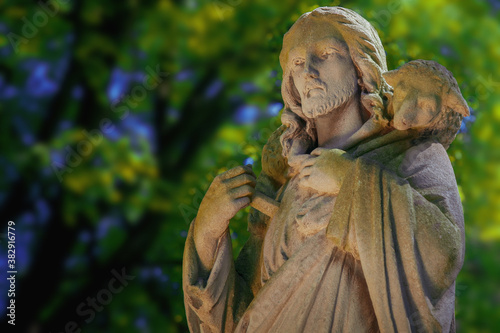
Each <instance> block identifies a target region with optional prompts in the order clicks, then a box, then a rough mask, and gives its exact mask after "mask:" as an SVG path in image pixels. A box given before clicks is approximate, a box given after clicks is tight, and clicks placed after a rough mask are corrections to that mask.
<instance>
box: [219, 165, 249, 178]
mask: <svg viewBox="0 0 500 333" xmlns="http://www.w3.org/2000/svg"><path fill="white" fill-rule="evenodd" d="M242 173H250V174H253V170H252V168H251V167H249V166H248V165H239V166H237V167H235V168H232V169H229V170H227V171H226V172H224V173H222V174H221V175H220V177H221V180H226V179H230V178H234V177H236V176H239V175H241V174H242Z"/></svg>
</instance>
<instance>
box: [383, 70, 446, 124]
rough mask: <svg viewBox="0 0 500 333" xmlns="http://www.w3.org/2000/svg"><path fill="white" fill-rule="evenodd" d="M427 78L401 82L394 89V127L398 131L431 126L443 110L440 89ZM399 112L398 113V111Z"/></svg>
mask: <svg viewBox="0 0 500 333" xmlns="http://www.w3.org/2000/svg"><path fill="white" fill-rule="evenodd" d="M440 86H441V84H440V83H439V82H435V80H432V79H431V78H428V77H426V76H419V77H418V80H417V79H415V80H413V81H410V80H407V81H406V82H399V83H398V84H397V85H396V86H395V87H394V88H395V89H394V96H393V101H392V103H393V109H394V110H395V112H394V127H395V128H396V129H398V130H406V129H408V128H419V127H425V126H427V125H429V124H430V123H431V122H432V120H434V118H436V116H437V115H438V114H439V112H440V110H441V98H440V95H441V94H440V93H439V92H438V91H436V87H440ZM396 110H397V111H396Z"/></svg>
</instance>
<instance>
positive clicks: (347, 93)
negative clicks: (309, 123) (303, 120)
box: [302, 86, 357, 119]
mask: <svg viewBox="0 0 500 333" xmlns="http://www.w3.org/2000/svg"><path fill="white" fill-rule="evenodd" d="M356 88H357V86H354V87H345V86H344V87H341V89H338V90H336V91H335V92H334V93H331V92H330V93H328V94H322V95H317V96H314V97H309V98H307V99H305V100H304V101H303V102H302V112H303V113H304V115H305V116H306V117H307V118H310V119H312V118H317V117H320V116H324V115H327V114H330V113H331V112H333V111H335V110H337V109H340V108H343V107H344V106H345V105H346V104H348V103H349V102H350V101H351V99H352V98H353V97H354V96H355V95H356V90H357V89H356Z"/></svg>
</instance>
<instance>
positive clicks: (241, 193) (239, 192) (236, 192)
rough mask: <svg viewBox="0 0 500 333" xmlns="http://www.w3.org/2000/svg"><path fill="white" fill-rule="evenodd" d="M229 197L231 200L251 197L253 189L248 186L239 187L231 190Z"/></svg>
mask: <svg viewBox="0 0 500 333" xmlns="http://www.w3.org/2000/svg"><path fill="white" fill-rule="evenodd" d="M230 193H231V197H232V198H233V199H236V198H241V197H246V196H252V195H253V194H254V193H255V189H254V188H253V187H252V186H250V185H242V186H240V187H236V188H233V189H232V190H231V191H230Z"/></svg>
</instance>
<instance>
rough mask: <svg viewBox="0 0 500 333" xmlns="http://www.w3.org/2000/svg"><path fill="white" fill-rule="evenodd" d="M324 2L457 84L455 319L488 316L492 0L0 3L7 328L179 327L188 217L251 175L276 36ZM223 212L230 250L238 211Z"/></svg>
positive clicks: (495, 154)
mask: <svg viewBox="0 0 500 333" xmlns="http://www.w3.org/2000/svg"><path fill="white" fill-rule="evenodd" d="M324 5H342V6H344V7H348V8H351V9H354V10H356V11H357V12H359V13H360V14H361V15H362V16H364V17H365V18H367V19H368V20H369V21H370V22H372V24H373V25H374V26H375V27H376V28H377V30H378V32H379V34H380V37H381V39H382V42H383V43H384V46H385V49H386V51H387V54H388V64H389V69H394V68H397V67H398V66H400V65H402V64H403V63H405V62H407V61H409V60H412V59H432V60H436V61H438V62H439V63H441V64H443V65H444V66H446V67H447V68H448V69H449V70H451V71H452V72H453V73H454V75H455V77H456V79H457V81H458V82H459V84H460V88H461V90H462V93H463V95H464V97H465V98H466V100H467V101H468V103H469V106H470V108H471V116H470V117H468V118H466V119H464V122H463V124H462V128H461V130H460V134H459V135H458V136H457V139H456V140H455V142H454V143H453V144H452V146H451V147H450V149H449V150H448V153H449V156H450V159H451V161H452V163H453V167H454V169H455V172H456V175H457V180H458V184H459V189H460V195H461V198H462V201H463V206H464V211H465V221H466V232H467V249H466V261H465V264H464V268H463V270H462V272H461V273H460V275H459V278H458V281H457V302H456V319H457V324H458V331H460V332H495V331H497V330H498V329H499V328H500V289H499V288H498V283H499V282H500V245H499V243H500V242H498V241H499V240H500V169H499V166H500V164H498V161H499V160H500V158H499V154H500V150H499V147H500V136H499V135H498V134H497V133H498V132H499V131H500V66H499V65H498V63H499V62H500V44H499V41H500V1H499V0H490V1H478V0H472V1H467V2H460V1H456V2H447V1H442V0H426V1H416V0H392V1H389V2H387V1H342V2H341V1H336V2H332V1H310V0H302V1H299V0H281V1H265V0H252V1H250V0H177V1H174V0H170V1H169V0H143V1H138V0H124V1H97V0H87V1H83V0H52V1H48V0H41V1H39V2H38V1H26V0H15V1H14V0H6V1H0V13H1V14H0V114H1V122H0V138H1V139H0V147H1V148H0V149H1V155H0V170H3V172H2V173H3V175H4V176H3V177H2V178H1V179H0V206H1V214H0V216H2V225H1V232H2V233H6V232H7V221H9V220H13V221H14V222H15V224H16V225H15V228H16V255H17V258H16V260H17V262H16V264H17V271H18V274H17V281H16V282H17V284H16V314H17V316H16V319H17V320H16V327H17V329H18V331H19V332H64V331H65V330H66V328H67V327H70V329H69V330H68V331H75V332H76V331H77V329H75V327H78V328H81V329H82V331H83V332H186V331H187V326H186V319H185V313H184V305H183V300H182V287H181V264H182V252H183V247H184V242H185V237H186V234H187V229H188V227H189V223H190V221H191V220H192V219H193V217H194V216H195V214H196V210H197V208H198V205H199V203H200V201H201V199H202V197H203V194H204V192H205V191H206V189H207V187H208V185H209V184H210V182H211V180H212V179H213V177H214V176H215V175H217V174H218V173H220V172H222V171H225V170H227V169H228V168H231V167H233V166H235V165H238V164H242V163H253V165H254V170H255V171H256V173H258V172H259V171H260V151H261V149H262V146H263V144H264V143H265V142H266V140H267V137H268V136H269V134H270V133H271V132H272V131H273V130H274V129H275V128H276V127H277V126H278V125H279V123H280V120H279V113H280V111H281V109H282V106H283V104H282V99H281V94H280V85H281V81H280V80H281V75H282V72H281V69H280V67H279V62H278V55H279V51H280V49H281V43H282V37H283V34H284V33H285V32H286V31H287V30H288V28H289V27H290V26H291V24H292V23H293V22H294V21H295V20H296V19H297V18H298V17H299V15H300V14H302V13H304V12H306V11H310V10H312V9H314V8H316V7H318V6H324ZM231 226H232V230H231V236H232V238H233V243H234V247H235V249H236V250H239V249H240V248H241V246H242V244H243V243H244V242H245V240H246V237H247V232H246V212H240V213H238V215H237V216H236V217H235V219H234V221H233V222H232V224H231ZM0 236H3V239H1V243H0V244H1V246H0V247H1V250H0V268H1V273H0V274H1V275H0V276H1V278H0V293H1V295H0V315H1V317H2V325H4V327H7V328H9V327H10V326H8V325H7V324H6V319H8V318H7V316H6V306H7V302H8V299H7V289H8V282H7V280H6V278H5V276H4V275H5V272H6V271H7V267H6V264H7V251H6V248H7V245H6V239H5V236H6V235H5V234H3V235H0ZM123 272H125V273H126V275H128V276H129V277H128V278H129V280H127V281H126V282H124V283H123V286H122V287H123V288H119V290H118V289H116V288H114V287H116V286H118V285H119V283H117V282H116V281H115V280H113V277H114V276H115V274H117V273H118V274H121V273H123ZM112 281H115V282H113V283H115V285H112V286H110V282H112ZM113 286H114V287H113ZM93 298H95V299H97V301H96V303H95V304H92V299H93ZM72 321H74V322H75V323H74V324H72V323H71V322H72ZM68 323H69V324H68ZM68 325H69V326H68ZM10 329H12V327H10ZM2 331H5V330H2ZM7 331H9V332H10V331H12V330H7Z"/></svg>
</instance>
